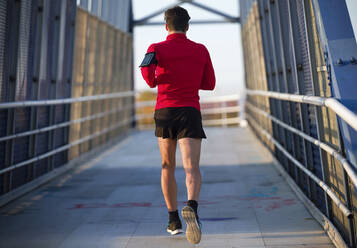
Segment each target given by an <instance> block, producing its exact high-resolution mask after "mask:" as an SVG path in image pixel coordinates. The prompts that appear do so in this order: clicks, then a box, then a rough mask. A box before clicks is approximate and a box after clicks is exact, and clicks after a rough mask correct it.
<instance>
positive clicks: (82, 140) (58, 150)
mask: <svg viewBox="0 0 357 248" xmlns="http://www.w3.org/2000/svg"><path fill="white" fill-rule="evenodd" d="M132 121H133V118H130V119H127V120H124V121H121V122H119V123H117V124H116V125H113V126H110V127H108V128H106V129H104V130H102V131H99V132H96V133H93V134H91V135H88V136H86V137H83V138H81V139H78V140H76V141H74V142H71V143H69V144H67V145H64V146H61V147H58V148H56V149H54V150H51V151H49V152H46V153H43V154H41V155H39V156H36V157H33V158H31V159H28V160H25V161H22V162H20V163H17V164H14V165H11V166H9V167H6V168H4V169H2V170H0V175H1V174H3V173H5V172H8V171H11V170H14V169H16V168H19V167H21V166H25V165H28V164H31V163H33V162H36V161H39V160H42V159H44V158H47V157H50V156H52V155H55V154H56V153H59V152H62V151H65V150H68V149H69V148H71V147H73V146H75V145H79V144H81V143H83V142H86V141H88V140H91V139H93V138H95V137H98V136H100V135H102V134H104V133H107V132H110V131H112V130H114V129H116V128H119V127H121V126H125V125H127V124H129V123H131V122H132Z"/></svg>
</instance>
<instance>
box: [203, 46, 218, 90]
mask: <svg viewBox="0 0 357 248" xmlns="http://www.w3.org/2000/svg"><path fill="white" fill-rule="evenodd" d="M205 50H206V52H207V61H206V64H205V67H204V70H203V77H202V83H201V87H200V89H201V90H213V89H214V87H215V86H216V77H215V75H214V69H213V65H212V61H211V57H210V55H209V52H208V50H207V49H206V48H205Z"/></svg>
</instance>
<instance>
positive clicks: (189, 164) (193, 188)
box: [178, 138, 201, 201]
mask: <svg viewBox="0 0 357 248" xmlns="http://www.w3.org/2000/svg"><path fill="white" fill-rule="evenodd" d="M178 143H179V146H180V151H181V157H182V162H183V167H184V169H185V173H186V187H187V199H188V200H195V201H198V197H199V194H200V189H201V172H200V167H199V163H200V155H201V139H193V138H181V139H179V140H178Z"/></svg>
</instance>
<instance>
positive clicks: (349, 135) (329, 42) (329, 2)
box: [313, 0, 357, 164]
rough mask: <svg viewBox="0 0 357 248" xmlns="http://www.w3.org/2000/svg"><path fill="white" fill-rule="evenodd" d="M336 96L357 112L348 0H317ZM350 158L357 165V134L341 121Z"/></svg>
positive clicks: (354, 48)
mask: <svg viewBox="0 0 357 248" xmlns="http://www.w3.org/2000/svg"><path fill="white" fill-rule="evenodd" d="M313 6H314V9H315V13H316V22H317V27H318V32H319V34H320V37H321V43H322V47H323V49H324V52H325V55H326V64H327V65H328V66H327V68H328V73H329V78H330V82H331V87H332V94H333V96H334V97H336V98H337V99H339V100H340V101H341V102H342V103H343V104H344V105H345V106H347V107H348V108H350V109H351V110H352V111H354V112H355V113H357V87H356V79H357V62H356V59H357V45H356V41H355V37H354V33H353V29H352V25H351V21H350V16H349V14H348V10H347V6H346V2H345V1H344V0H339V1H337V0H313ZM338 121H339V126H340V129H341V134H342V139H343V143H344V147H345V152H346V156H347V158H348V159H349V160H350V161H351V162H352V164H356V163H357V132H356V131H354V130H353V129H352V128H351V127H349V126H348V125H347V124H346V123H345V122H344V121H342V120H341V119H340V118H338Z"/></svg>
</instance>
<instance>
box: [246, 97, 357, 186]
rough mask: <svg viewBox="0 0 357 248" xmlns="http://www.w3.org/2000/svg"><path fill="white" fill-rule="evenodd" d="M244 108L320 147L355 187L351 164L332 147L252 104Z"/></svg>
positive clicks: (247, 104)
mask: <svg viewBox="0 0 357 248" xmlns="http://www.w3.org/2000/svg"><path fill="white" fill-rule="evenodd" d="M245 104H246V106H247V107H248V108H250V109H251V110H253V111H255V112H256V113H259V114H261V115H263V116H265V117H267V118H269V119H270V120H272V121H274V122H275V123H277V124H279V125H280V126H282V127H284V128H286V129H288V130H289V131H291V132H293V133H295V134H297V135H299V136H300V137H302V138H304V139H306V140H308V141H310V142H311V143H312V144H314V145H316V146H318V147H320V148H321V149H323V150H324V151H325V152H327V153H329V154H330V155H332V156H333V157H334V158H335V159H337V160H338V161H340V163H341V165H342V167H343V168H344V169H345V171H346V172H347V174H348V176H349V177H350V178H351V180H352V183H353V184H354V185H355V186H356V187H357V174H356V172H355V170H354V169H353V166H352V164H351V163H350V162H349V161H348V160H347V159H346V158H345V157H343V156H342V155H341V154H340V153H339V152H338V151H337V150H336V149H334V148H333V147H331V146H330V145H328V144H326V143H324V142H321V141H319V140H317V139H315V138H313V137H311V136H309V135H307V134H306V133H304V132H301V131H300V130H298V129H296V128H294V127H292V126H289V125H287V124H286V123H284V122H282V121H281V120H279V119H277V118H275V117H274V116H272V115H270V114H268V113H266V112H265V111H263V110H261V109H259V108H257V107H255V106H254V105H253V104H251V103H249V102H246V103H245Z"/></svg>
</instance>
